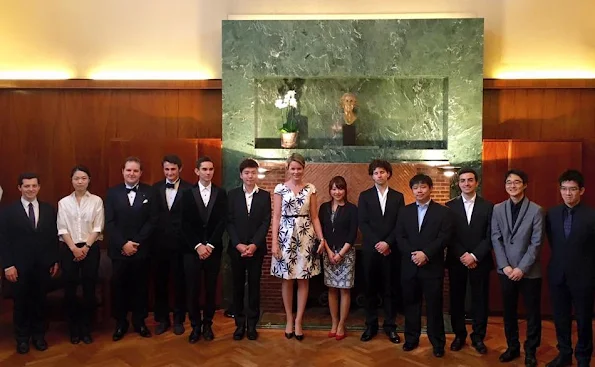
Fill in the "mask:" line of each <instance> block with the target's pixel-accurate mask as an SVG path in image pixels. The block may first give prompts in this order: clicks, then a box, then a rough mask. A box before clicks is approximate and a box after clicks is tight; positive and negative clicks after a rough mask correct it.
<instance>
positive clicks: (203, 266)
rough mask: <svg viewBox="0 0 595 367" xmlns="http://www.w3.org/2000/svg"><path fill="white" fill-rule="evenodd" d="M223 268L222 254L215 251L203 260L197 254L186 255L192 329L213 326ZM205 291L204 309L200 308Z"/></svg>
mask: <svg viewBox="0 0 595 367" xmlns="http://www.w3.org/2000/svg"><path fill="white" fill-rule="evenodd" d="M220 266H221V253H220V252H217V251H215V250H213V252H212V253H211V256H209V257H208V258H207V259H206V260H201V259H200V258H199V257H198V254H197V253H195V252H194V253H191V254H185V255H184V272H185V274H186V290H187V292H186V295H187V301H186V304H187V309H188V317H189V318H190V324H191V325H192V328H195V327H200V326H201V325H206V324H209V325H212V324H213V316H214V315H215V296H216V294H217V279H218V277H219V268H220ZM203 289H204V307H203V309H202V311H203V312H202V316H201V307H200V296H201V293H203Z"/></svg>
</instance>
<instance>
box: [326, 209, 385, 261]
mask: <svg viewBox="0 0 595 367" xmlns="http://www.w3.org/2000/svg"><path fill="white" fill-rule="evenodd" d="M387 201H388V199H387ZM331 210H332V201H327V202H326V203H323V204H322V205H321V206H320V209H319V210H318V218H319V219H320V224H321V226H322V233H323V235H324V239H325V240H326V242H327V243H328V245H329V247H330V248H331V249H332V250H333V251H340V250H341V249H342V248H343V246H345V243H349V244H351V246H353V245H355V239H356V237H357V221H358V218H357V207H356V206H355V205H354V204H352V203H350V202H346V203H345V205H343V206H338V207H337V214H335V220H334V221H331V214H332V212H331Z"/></svg>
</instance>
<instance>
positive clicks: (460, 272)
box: [448, 264, 490, 342]
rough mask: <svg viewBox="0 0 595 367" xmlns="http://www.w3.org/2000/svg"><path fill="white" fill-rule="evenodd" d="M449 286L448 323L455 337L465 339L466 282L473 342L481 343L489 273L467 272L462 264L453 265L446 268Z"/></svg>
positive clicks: (484, 322)
mask: <svg viewBox="0 0 595 367" xmlns="http://www.w3.org/2000/svg"><path fill="white" fill-rule="evenodd" d="M448 280H449V286H450V321H451V325H452V329H453V331H454V333H455V335H456V336H458V337H460V338H462V339H465V338H466V337H467V328H466V326H465V298H466V295H467V280H469V284H470V286H471V316H472V319H473V332H472V333H471V340H472V341H473V342H478V341H483V339H484V338H485V336H486V329H487V326H488V313H489V307H488V306H489V295H490V272H489V271H484V270H482V271H476V270H468V269H467V268H466V267H465V266H464V265H462V264H455V265H452V266H450V267H449V268H448Z"/></svg>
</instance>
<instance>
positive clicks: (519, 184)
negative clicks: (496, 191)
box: [506, 180, 523, 186]
mask: <svg viewBox="0 0 595 367" xmlns="http://www.w3.org/2000/svg"><path fill="white" fill-rule="evenodd" d="M522 184H523V181H520V180H514V181H506V186H521V185H522Z"/></svg>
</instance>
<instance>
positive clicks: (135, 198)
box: [105, 157, 155, 341]
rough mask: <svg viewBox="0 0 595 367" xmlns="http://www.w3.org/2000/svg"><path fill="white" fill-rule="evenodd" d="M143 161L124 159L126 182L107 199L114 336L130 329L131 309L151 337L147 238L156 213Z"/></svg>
mask: <svg viewBox="0 0 595 367" xmlns="http://www.w3.org/2000/svg"><path fill="white" fill-rule="evenodd" d="M141 175H142V165H141V161H140V159H138V158H137V157H129V158H127V159H126V161H125V162H124V168H123V169H122V176H123V177H124V183H121V184H119V185H116V186H114V187H112V188H110V189H109V190H108V192H107V196H106V199H105V231H106V234H107V236H108V243H109V247H108V255H109V257H110V258H111V259H112V280H111V284H112V285H111V289H112V316H113V317H114V318H115V319H116V330H115V331H114V335H113V340H114V341H118V340H120V339H122V338H123V337H124V334H126V332H127V331H128V320H127V314H128V311H132V326H133V327H134V330H135V331H136V332H137V333H139V334H140V335H141V336H142V337H145V338H148V337H151V332H150V331H149V329H148V328H147V326H146V324H145V318H146V317H147V314H148V302H149V300H148V276H149V263H148V253H149V244H148V240H149V237H150V236H151V233H152V231H153V227H154V224H155V223H154V222H155V215H154V206H153V190H152V188H151V186H150V185H147V184H144V183H141V182H140V177H141Z"/></svg>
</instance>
